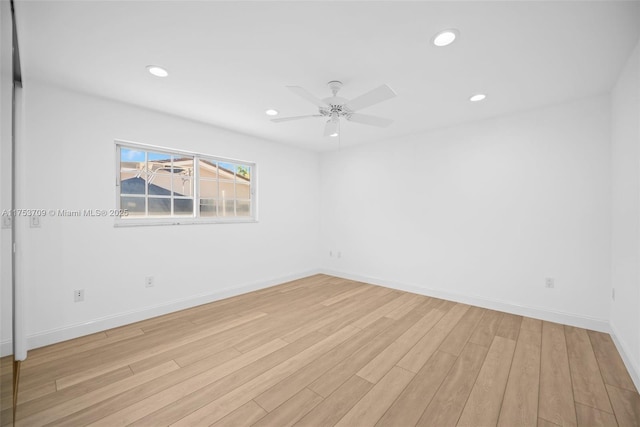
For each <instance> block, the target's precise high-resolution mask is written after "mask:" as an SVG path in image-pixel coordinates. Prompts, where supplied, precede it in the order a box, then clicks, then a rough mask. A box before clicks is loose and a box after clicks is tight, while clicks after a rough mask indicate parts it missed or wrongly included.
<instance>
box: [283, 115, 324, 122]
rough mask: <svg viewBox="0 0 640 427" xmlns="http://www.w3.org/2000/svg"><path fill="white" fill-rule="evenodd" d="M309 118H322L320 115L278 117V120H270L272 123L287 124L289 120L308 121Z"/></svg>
mask: <svg viewBox="0 0 640 427" xmlns="http://www.w3.org/2000/svg"><path fill="white" fill-rule="evenodd" d="M309 117H323V115H322V114H312V115H309V116H294V117H280V118H279V119H271V121H272V122H274V123H280V122H288V121H291V120H300V119H308V118H309Z"/></svg>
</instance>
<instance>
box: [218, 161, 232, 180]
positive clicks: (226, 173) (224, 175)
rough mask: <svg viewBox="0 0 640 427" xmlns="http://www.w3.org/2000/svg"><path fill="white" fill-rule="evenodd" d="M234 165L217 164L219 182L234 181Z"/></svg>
mask: <svg viewBox="0 0 640 427" xmlns="http://www.w3.org/2000/svg"><path fill="white" fill-rule="evenodd" d="M235 170H236V165H234V164H233V163H225V162H218V174H219V176H220V181H229V182H233V181H234V179H235Z"/></svg>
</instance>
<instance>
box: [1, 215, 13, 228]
mask: <svg viewBox="0 0 640 427" xmlns="http://www.w3.org/2000/svg"><path fill="white" fill-rule="evenodd" d="M12 222H13V218H11V217H10V216H8V215H7V216H3V217H2V228H11V223H12Z"/></svg>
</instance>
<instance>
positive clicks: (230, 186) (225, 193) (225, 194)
mask: <svg viewBox="0 0 640 427" xmlns="http://www.w3.org/2000/svg"><path fill="white" fill-rule="evenodd" d="M220 198H222V199H227V200H229V199H235V198H236V191H235V184H234V183H233V182H227V181H220Z"/></svg>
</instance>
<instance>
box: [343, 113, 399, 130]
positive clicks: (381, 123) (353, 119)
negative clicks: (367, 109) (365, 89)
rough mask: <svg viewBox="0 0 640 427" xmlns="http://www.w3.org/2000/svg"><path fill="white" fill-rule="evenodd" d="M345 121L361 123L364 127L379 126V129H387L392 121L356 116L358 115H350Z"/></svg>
mask: <svg viewBox="0 0 640 427" xmlns="http://www.w3.org/2000/svg"><path fill="white" fill-rule="evenodd" d="M347 120H349V121H351V122H356V123H362V124H365V125H371V126H379V127H381V128H384V127H387V126H389V125H390V124H391V123H393V120H391V119H385V118H384V117H378V116H370V115H369V114H358V113H353V114H351V115H350V116H348V117H347Z"/></svg>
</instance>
